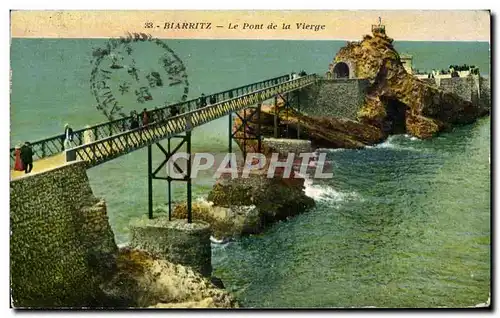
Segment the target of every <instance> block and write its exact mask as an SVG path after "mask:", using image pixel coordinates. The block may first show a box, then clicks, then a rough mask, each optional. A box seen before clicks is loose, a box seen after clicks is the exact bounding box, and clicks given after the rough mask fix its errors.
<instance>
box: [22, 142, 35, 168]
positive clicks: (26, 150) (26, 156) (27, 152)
mask: <svg viewBox="0 0 500 318" xmlns="http://www.w3.org/2000/svg"><path fill="white" fill-rule="evenodd" d="M21 160H22V162H23V166H24V173H30V172H31V170H32V169H33V150H32V149H31V144H30V143H29V142H28V141H26V142H25V143H24V145H23V146H22V147H21Z"/></svg>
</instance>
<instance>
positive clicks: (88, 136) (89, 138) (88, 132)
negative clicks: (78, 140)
mask: <svg viewBox="0 0 500 318" xmlns="http://www.w3.org/2000/svg"><path fill="white" fill-rule="evenodd" d="M94 141H95V136H94V132H93V131H92V129H90V126H89V125H87V126H85V131H84V132H83V143H84V144H85V145H86V144H90V143H93V142H94Z"/></svg>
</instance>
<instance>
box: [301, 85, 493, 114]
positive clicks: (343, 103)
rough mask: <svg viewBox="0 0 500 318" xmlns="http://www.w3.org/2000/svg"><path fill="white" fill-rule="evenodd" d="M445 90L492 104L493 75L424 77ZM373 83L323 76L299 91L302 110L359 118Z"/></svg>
mask: <svg viewBox="0 0 500 318" xmlns="http://www.w3.org/2000/svg"><path fill="white" fill-rule="evenodd" d="M421 80H422V81H423V82H426V83H428V84H430V85H435V86H437V87H439V88H441V89H442V90H444V91H445V92H450V93H455V94H457V95H458V96H460V97H462V98H463V99H465V100H467V101H470V102H473V103H481V104H482V105H484V106H486V107H490V101H491V96H490V91H491V89H490V81H489V78H484V77H481V78H472V77H467V78H464V77H456V78H439V79H429V78H425V79H421ZM368 86H369V82H368V80H364V79H334V80H329V79H321V80H319V81H318V82H317V83H316V84H315V85H311V86H308V87H306V88H303V89H302V90H300V91H299V93H298V94H299V98H300V110H301V112H303V113H305V114H307V115H312V116H333V117H343V118H347V119H352V120H356V115H357V113H358V110H359V109H360V108H361V106H362V105H363V103H364V98H365V95H366V91H367V89H368Z"/></svg>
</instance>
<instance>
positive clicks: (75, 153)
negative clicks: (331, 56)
mask: <svg viewBox="0 0 500 318" xmlns="http://www.w3.org/2000/svg"><path fill="white" fill-rule="evenodd" d="M315 81H316V75H315V74H312V75H307V76H304V77H300V78H298V79H294V80H289V81H286V82H282V83H278V84H276V85H273V86H270V87H263V88H261V89H257V90H255V91H251V92H249V93H246V94H243V95H241V96H237V97H233V98H228V99H226V100H223V101H221V102H218V103H215V104H213V105H208V106H205V107H202V108H199V109H193V110H191V111H188V112H185V113H182V114H180V115H177V116H174V117H171V118H167V119H163V120H157V121H155V122H152V123H150V124H149V125H147V126H144V127H140V128H137V129H134V130H129V131H126V132H123V133H119V134H116V135H113V136H110V137H107V138H103V139H101V140H96V141H94V142H92V143H88V144H84V145H81V146H78V147H75V148H72V149H69V150H67V151H66V160H67V161H73V160H83V161H86V162H87V164H88V167H92V166H96V165H98V164H101V163H104V162H106V161H109V160H111V159H114V158H116V157H119V156H121V155H124V154H127V153H130V152H132V151H134V150H137V149H139V148H142V147H145V146H147V145H150V144H152V143H155V142H158V141H160V140H162V139H165V138H168V137H172V136H175V135H178V134H180V133H182V132H185V131H187V130H190V129H192V128H194V127H197V126H201V125H203V124H205V123H207V122H209V121H212V120H215V119H217V118H220V117H223V116H226V115H228V114H230V113H232V112H235V111H239V110H241V109H243V108H245V107H247V106H249V105H254V104H257V103H259V102H263V101H264V100H267V99H270V98H272V97H273V96H275V95H277V94H279V93H281V94H283V93H287V92H290V91H294V90H297V89H300V88H302V87H305V86H308V85H310V84H312V83H314V82H315Z"/></svg>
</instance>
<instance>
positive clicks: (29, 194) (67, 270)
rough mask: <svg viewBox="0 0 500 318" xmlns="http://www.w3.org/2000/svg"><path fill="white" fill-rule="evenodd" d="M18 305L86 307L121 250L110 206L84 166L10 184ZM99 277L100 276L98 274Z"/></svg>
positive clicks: (12, 262)
mask: <svg viewBox="0 0 500 318" xmlns="http://www.w3.org/2000/svg"><path fill="white" fill-rule="evenodd" d="M10 228H11V237H10V265H11V288H12V299H13V306H15V307H28V306H29V307H57V306H85V305H88V304H89V303H91V302H92V299H93V297H94V295H95V293H96V290H97V280H96V279H97V276H96V275H100V274H101V275H102V274H104V273H103V271H105V270H106V269H105V268H102V267H100V266H101V260H102V259H106V258H107V257H112V255H113V254H114V253H116V252H117V246H116V244H115V241H114V237H113V232H112V231H111V228H110V226H109V223H108V218H107V215H106V206H105V204H104V202H103V201H102V200H98V199H96V198H95V197H94V196H93V194H92V190H91V188H90V185H89V182H88V178H87V174H86V171H85V167H84V163H82V162H78V163H72V164H67V165H64V166H62V167H59V168H56V169H53V170H50V171H45V172H43V173H38V174H33V175H28V176H25V177H22V178H19V179H16V180H13V181H11V182H10ZM94 274H96V275H94Z"/></svg>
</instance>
